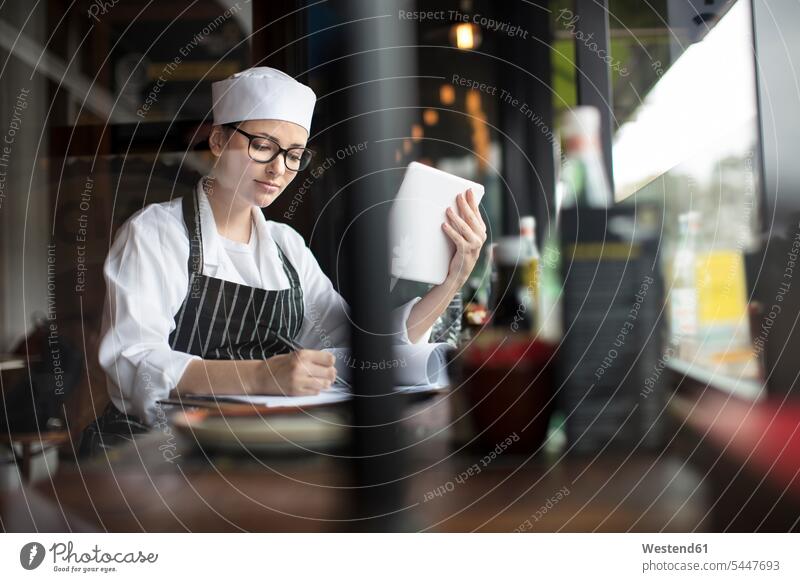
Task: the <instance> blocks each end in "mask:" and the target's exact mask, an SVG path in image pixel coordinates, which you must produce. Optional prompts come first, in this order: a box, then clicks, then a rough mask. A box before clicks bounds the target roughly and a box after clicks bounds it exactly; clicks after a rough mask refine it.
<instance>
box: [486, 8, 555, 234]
mask: <svg viewBox="0 0 800 582" xmlns="http://www.w3.org/2000/svg"><path fill="white" fill-rule="evenodd" d="M547 4H548V3H547V2H546V1H544V0H542V1H540V2H528V3H522V2H508V3H502V4H497V5H496V9H497V10H498V12H497V18H498V20H504V21H507V22H514V23H515V24H519V25H520V26H522V27H523V28H524V29H525V30H526V31H527V32H528V35H527V38H524V39H523V38H516V37H508V36H500V37H498V45H497V48H498V51H499V52H498V56H499V57H501V59H502V62H498V63H497V69H498V72H499V74H498V79H500V81H499V82H498V84H499V85H500V86H501V88H502V89H505V90H506V91H507V92H508V93H509V94H511V95H513V96H514V97H516V98H517V99H519V100H520V103H525V104H526V111H530V112H532V113H531V114H530V117H528V116H526V115H524V114H523V113H522V111H520V105H516V106H514V105H513V104H512V103H509V102H507V101H506V100H504V99H502V98H499V112H500V115H499V118H500V128H501V130H502V131H503V133H505V134H506V135H507V136H508V137H506V138H502V139H503V140H504V141H503V162H502V163H503V178H504V180H505V182H506V183H507V184H508V190H509V192H508V196H509V197H508V198H507V199H506V201H505V203H504V205H503V230H504V232H506V233H508V234H516V233H517V232H518V231H519V217H520V216H524V215H530V214H533V215H534V216H536V220H537V222H538V224H540V225H545V224H547V222H548V214H549V215H551V216H552V213H553V210H552V209H553V200H554V196H555V160H554V159H553V157H554V148H553V140H554V139H555V133H554V131H555V130H554V124H553V104H552V103H553V93H552V89H551V82H552V79H551V65H550V46H551V33H550V21H549V19H550V12H549V10H547ZM538 232H539V234H540V235H541V234H542V233H544V232H545V230H544V229H543V228H539V229H538ZM540 242H541V241H540Z"/></svg>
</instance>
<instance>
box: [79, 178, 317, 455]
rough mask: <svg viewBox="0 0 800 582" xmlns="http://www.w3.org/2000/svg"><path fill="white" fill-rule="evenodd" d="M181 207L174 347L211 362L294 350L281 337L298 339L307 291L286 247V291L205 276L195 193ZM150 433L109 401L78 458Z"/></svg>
mask: <svg viewBox="0 0 800 582" xmlns="http://www.w3.org/2000/svg"><path fill="white" fill-rule="evenodd" d="M182 208H183V219H184V222H185V223H186V228H187V229H188V231H189V261H188V270H189V288H188V290H187V293H186V297H185V298H184V300H183V304H182V305H181V308H180V309H179V310H178V313H177V314H176V315H175V329H174V330H173V331H172V333H171V334H170V335H169V338H168V341H169V344H170V346H171V347H172V349H173V350H176V351H179V352H184V353H187V354H193V355H196V356H200V357H201V358H203V359H207V360H255V359H261V360H265V359H267V358H270V357H272V356H274V355H277V354H284V353H288V352H289V351H291V348H290V347H289V346H287V345H286V344H285V343H284V341H283V340H282V339H281V338H288V339H289V340H294V339H295V338H296V337H297V335H298V334H299V333H300V328H301V327H302V325H303V313H304V310H303V289H302V287H301V286H300V278H299V277H298V275H297V271H295V269H294V267H293V266H292V264H291V262H290V261H289V259H288V258H287V257H286V255H285V254H284V252H283V249H281V247H280V246H279V245H278V244H277V243H275V246H276V247H277V249H278V256H279V257H280V260H281V263H282V264H283V272H284V273H285V274H286V277H287V279H288V280H289V288H288V289H280V290H267V289H258V288H255V287H248V286H247V285H240V284H238V283H232V282H230V281H224V280H222V279H217V278H215V277H209V276H207V275H203V235H202V232H201V228H200V208H199V200H198V198H197V192H194V193H193V194H192V195H190V196H184V197H183V201H182ZM253 236H255V233H253ZM147 430H149V427H148V426H147V425H145V424H144V423H142V422H141V420H140V419H138V418H137V417H135V416H133V415H128V414H125V413H123V412H121V411H120V410H118V409H117V407H116V406H114V404H113V403H109V404H108V406H107V407H106V410H105V411H104V412H103V414H101V415H100V417H98V418H97V419H96V420H95V421H94V422H93V423H92V424H90V425H89V426H88V427H87V428H86V429H85V430H84V432H83V435H82V438H81V445H80V454H81V455H92V454H95V453H97V452H98V451H100V450H102V449H105V448H108V447H110V446H113V445H114V444H117V443H120V442H124V441H130V440H132V438H133V436H134V435H135V434H138V433H141V432H145V431H147Z"/></svg>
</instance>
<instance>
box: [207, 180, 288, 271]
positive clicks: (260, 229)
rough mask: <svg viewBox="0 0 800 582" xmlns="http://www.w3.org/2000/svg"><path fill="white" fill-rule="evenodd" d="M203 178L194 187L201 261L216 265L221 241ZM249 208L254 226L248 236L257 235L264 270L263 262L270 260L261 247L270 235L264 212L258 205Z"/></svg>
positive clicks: (260, 261)
mask: <svg viewBox="0 0 800 582" xmlns="http://www.w3.org/2000/svg"><path fill="white" fill-rule="evenodd" d="M203 179H204V178H201V179H200V180H198V182H197V185H196V187H195V189H196V191H197V199H198V202H199V204H198V206H199V208H200V229H201V230H202V234H203V263H204V264H205V265H206V266H213V267H218V266H219V264H220V249H221V247H222V241H221V240H220V238H221V237H220V235H219V233H218V232H217V223H216V222H215V220H214V212H213V211H212V210H211V204H210V203H209V202H208V196H207V195H206V191H205V189H204V188H203ZM251 210H252V213H253V224H255V228H254V229H253V233H252V234H251V235H250V236H257V237H258V242H259V244H260V245H261V247H260V248H261V249H262V251H261V252H260V253H259V255H260V260H259V267H260V268H261V269H262V272H264V270H263V269H264V267H265V266H266V265H265V264H264V263H265V262H269V260H270V258H269V253H266V252H263V249H264V248H265V247H266V245H265V244H264V243H265V242H266V241H268V240H271V238H272V237H271V236H270V233H269V229H268V226H267V219H266V218H265V217H264V213H263V212H261V209H260V208H259V207H258V206H253V207H252V209H251Z"/></svg>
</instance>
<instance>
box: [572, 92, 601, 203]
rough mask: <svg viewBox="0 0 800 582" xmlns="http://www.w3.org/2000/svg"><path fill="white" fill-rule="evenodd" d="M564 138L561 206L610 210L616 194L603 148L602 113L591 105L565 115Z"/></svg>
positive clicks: (575, 109)
mask: <svg viewBox="0 0 800 582" xmlns="http://www.w3.org/2000/svg"><path fill="white" fill-rule="evenodd" d="M561 135H562V136H563V138H564V146H565V147H564V164H563V167H562V169H561V185H562V192H561V196H562V197H563V199H562V200H561V207H562V208H572V207H576V206H577V207H583V206H588V207H591V208H606V207H608V206H609V205H610V204H611V201H612V194H611V186H610V182H609V180H608V176H606V170H605V166H604V164H603V152H602V149H601V146H600V112H599V111H598V110H597V108H596V107H589V106H580V107H575V108H573V109H571V110H569V111H567V112H565V113H564V115H563V117H562V120H561Z"/></svg>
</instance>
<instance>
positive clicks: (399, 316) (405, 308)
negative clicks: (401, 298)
mask: <svg viewBox="0 0 800 582" xmlns="http://www.w3.org/2000/svg"><path fill="white" fill-rule="evenodd" d="M421 300H422V297H414V298H413V299H411V300H410V301H407V302H406V303H404V304H402V305H400V306H399V307H397V308H396V309H395V310H394V311H393V312H392V329H394V330H395V332H394V336H393V337H394V338H396V339H395V343H399V344H412V343H413V344H426V343H428V342H429V341H430V339H431V332H432V331H433V327H429V328H428V329H427V331H426V332H425V333H423V334H422V337H420V338H419V339H418V340H417V341H415V342H412V341H411V340H410V339H409V337H408V318H409V316H410V315H411V310H412V309H413V308H414V306H415V305H416V304H417V303H419V302H420V301H421Z"/></svg>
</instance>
